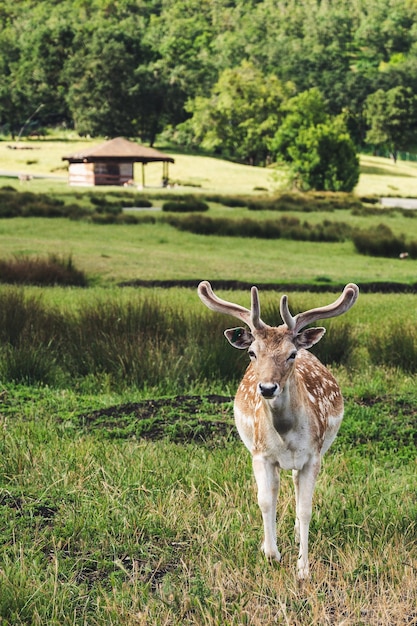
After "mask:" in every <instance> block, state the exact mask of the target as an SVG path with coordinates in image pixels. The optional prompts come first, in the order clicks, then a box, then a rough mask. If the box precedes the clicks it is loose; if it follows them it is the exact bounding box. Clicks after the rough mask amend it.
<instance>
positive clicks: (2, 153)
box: [0, 137, 417, 196]
mask: <svg viewBox="0 0 417 626" xmlns="http://www.w3.org/2000/svg"><path fill="white" fill-rule="evenodd" d="M100 142H101V140H97V139H95V140H85V139H83V140H80V139H78V138H75V137H74V138H69V139H68V140H49V139H45V140H32V141H21V142H12V141H0V184H1V181H2V178H1V174H2V173H3V174H4V173H7V172H10V173H22V174H29V175H32V176H34V177H37V176H45V177H47V179H46V180H42V179H38V180H33V181H31V183H30V185H31V188H35V189H43V190H47V189H48V188H51V189H56V188H57V186H58V188H59V187H62V185H65V184H66V175H67V162H66V161H63V160H62V157H63V156H66V155H68V154H71V153H73V152H76V151H77V150H80V149H82V148H83V147H85V146H86V145H88V146H91V145H95V144H99V143H100ZM162 149H163V150H164V152H167V153H168V154H170V155H171V156H173V157H174V158H175V163H174V164H173V165H170V170H169V175H170V179H171V180H173V181H175V182H176V183H177V188H178V189H181V190H184V189H187V190H189V191H194V192H198V191H204V192H217V193H225V194H226V193H228V194H236V193H241V194H248V193H253V192H254V190H256V189H257V188H258V189H259V188H262V189H266V190H268V191H273V190H274V189H276V188H277V187H278V186H279V185H280V183H282V181H283V180H284V179H285V172H284V171H282V170H277V169H275V168H261V167H251V166H248V165H241V164H238V163H231V162H230V161H223V160H221V159H216V158H213V157H209V156H202V155H189V154H179V153H176V152H173V151H171V150H169V149H165V148H162ZM161 177H162V165H161V164H160V163H155V164H149V165H147V166H146V179H145V182H146V185H147V186H149V190H151V189H152V188H154V187H156V188H159V186H160V182H161ZM135 179H136V182H137V183H140V182H141V167H140V165H139V164H137V165H136V166H135ZM3 180H4V178H3ZM52 183H54V184H52ZM355 191H356V193H357V194H359V195H391V196H392V195H399V196H417V163H412V162H405V161H399V162H397V163H396V164H394V163H393V162H392V161H390V160H389V159H386V158H380V157H372V156H361V177H360V180H359V184H358V186H357V188H356V190H355Z"/></svg>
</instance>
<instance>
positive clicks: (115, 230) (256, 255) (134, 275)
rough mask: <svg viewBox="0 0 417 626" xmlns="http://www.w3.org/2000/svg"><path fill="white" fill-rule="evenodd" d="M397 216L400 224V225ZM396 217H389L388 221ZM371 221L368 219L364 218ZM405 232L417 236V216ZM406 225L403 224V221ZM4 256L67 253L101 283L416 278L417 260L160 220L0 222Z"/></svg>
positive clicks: (410, 280)
mask: <svg viewBox="0 0 417 626" xmlns="http://www.w3.org/2000/svg"><path fill="white" fill-rule="evenodd" d="M398 219H400V221H401V226H399V227H398V229H399V230H400V229H401V227H402V220H403V219H404V218H402V217H401V218H398ZM395 220H396V218H393V219H392V221H390V224H391V223H393V222H394V221H395ZM368 223H369V222H368ZM406 226H408V228H407V230H406V231H405V232H406V233H407V235H408V236H409V237H410V239H411V238H413V239H414V238H416V239H417V220H408V221H407V223H406ZM404 229H405V226H404ZM0 247H1V250H2V256H3V257H6V256H8V255H14V254H18V255H35V256H39V255H42V254H55V255H63V256H66V257H69V256H71V258H72V259H73V261H74V264H75V265H76V267H77V268H78V269H80V270H82V271H84V272H85V273H86V274H87V276H89V277H90V278H93V279H95V280H96V281H98V282H99V283H101V284H106V283H107V284H108V283H113V284H114V283H118V282H122V281H129V280H135V279H145V280H160V279H173V280H180V279H195V280H196V281H198V280H200V279H209V280H212V281H213V282H214V283H215V281H216V279H219V280H222V279H229V280H231V279H232V280H244V281H245V282H253V283H254V284H256V283H277V282H288V283H291V282H301V283H309V282H313V283H314V282H317V281H316V279H318V278H320V277H326V279H327V280H328V281H330V282H336V283H339V284H340V283H343V282H349V281H353V282H358V283H360V282H369V281H371V280H373V281H397V282H405V283H414V282H416V276H417V261H415V260H411V259H407V260H406V261H401V260H399V259H385V258H376V257H368V256H362V255H359V254H357V253H356V252H355V250H354V247H353V243H352V242H351V241H346V242H344V243H314V242H300V241H291V240H258V239H240V238H235V237H218V236H203V235H194V234H192V233H186V232H180V231H178V230H177V229H175V228H173V227H171V226H169V225H168V224H164V223H159V222H158V223H157V224H141V225H111V224H110V225H105V224H104V225H99V224H93V223H87V222H73V221H69V220H66V219H63V220H50V219H43V218H13V219H10V220H1V221H0Z"/></svg>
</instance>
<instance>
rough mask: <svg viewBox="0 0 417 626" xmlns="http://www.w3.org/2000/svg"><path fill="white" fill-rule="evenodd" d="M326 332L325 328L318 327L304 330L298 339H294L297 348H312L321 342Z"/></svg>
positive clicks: (297, 336)
mask: <svg viewBox="0 0 417 626" xmlns="http://www.w3.org/2000/svg"><path fill="white" fill-rule="evenodd" d="M325 332H326V329H325V328H322V327H321V326H318V327H317V328H307V329H306V330H302V331H301V332H300V333H298V335H296V337H294V339H293V341H294V344H295V346H296V347H297V348H305V349H306V350H308V348H311V346H314V344H315V343H317V342H318V341H320V339H321V338H322V337H323V335H324V333H325Z"/></svg>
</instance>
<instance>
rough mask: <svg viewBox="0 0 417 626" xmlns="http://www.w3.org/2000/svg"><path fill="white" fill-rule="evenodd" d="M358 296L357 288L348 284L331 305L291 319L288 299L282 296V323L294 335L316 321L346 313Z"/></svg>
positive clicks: (352, 284)
mask: <svg viewBox="0 0 417 626" xmlns="http://www.w3.org/2000/svg"><path fill="white" fill-rule="evenodd" d="M358 295H359V287H358V286H357V285H355V284H354V283H349V284H348V285H346V287H345V288H344V290H343V293H342V294H341V295H340V296H339V297H338V299H337V300H336V301H335V302H333V304H328V305H327V306H323V307H319V308H317V309H310V310H309V311H305V312H304V313H299V314H298V315H296V316H295V317H293V316H292V315H291V313H290V311H289V309H288V298H287V296H282V298H281V303H280V312H281V317H282V319H283V321H284V323H285V324H286V325H287V326H288V328H289V329H290V330H292V331H293V333H294V334H297V333H298V332H299V331H300V330H301V329H302V328H304V327H305V326H307V325H308V324H311V323H313V322H315V321H316V320H322V319H327V318H329V317H337V316H338V315H342V313H346V311H348V310H349V309H350V308H351V307H352V306H353V305H354V304H355V302H356V299H357V297H358Z"/></svg>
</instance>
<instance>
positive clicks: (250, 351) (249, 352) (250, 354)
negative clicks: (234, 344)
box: [248, 350, 256, 359]
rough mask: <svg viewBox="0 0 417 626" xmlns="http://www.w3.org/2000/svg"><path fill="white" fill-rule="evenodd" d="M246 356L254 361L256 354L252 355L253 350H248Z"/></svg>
mask: <svg viewBox="0 0 417 626" xmlns="http://www.w3.org/2000/svg"><path fill="white" fill-rule="evenodd" d="M248 354H249V356H250V358H251V359H256V354H255V353H254V351H253V350H248Z"/></svg>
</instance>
